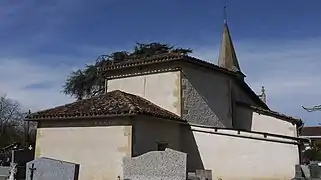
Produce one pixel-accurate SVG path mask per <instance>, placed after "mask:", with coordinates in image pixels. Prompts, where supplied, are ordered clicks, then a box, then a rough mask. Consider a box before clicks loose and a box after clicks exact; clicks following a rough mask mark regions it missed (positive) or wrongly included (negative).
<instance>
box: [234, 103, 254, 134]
mask: <svg viewBox="0 0 321 180" xmlns="http://www.w3.org/2000/svg"><path fill="white" fill-rule="evenodd" d="M235 109H236V110H235V118H234V119H233V128H235V129H240V130H246V131H251V130H252V119H253V111H252V110H250V109H247V108H244V107H239V106H236V108H235Z"/></svg>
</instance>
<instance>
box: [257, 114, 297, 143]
mask: <svg viewBox="0 0 321 180" xmlns="http://www.w3.org/2000/svg"><path fill="white" fill-rule="evenodd" d="M252 131H261V132H268V133H272V134H280V135H285V136H291V137H298V134H297V128H296V125H295V124H292V123H291V122H288V121H285V120H282V119H279V118H276V117H272V116H268V115H264V114H259V113H256V112H254V113H253V119H252Z"/></svg>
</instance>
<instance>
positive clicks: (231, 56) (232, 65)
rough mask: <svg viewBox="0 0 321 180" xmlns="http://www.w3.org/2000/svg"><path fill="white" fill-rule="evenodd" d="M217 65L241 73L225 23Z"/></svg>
mask: <svg viewBox="0 0 321 180" xmlns="http://www.w3.org/2000/svg"><path fill="white" fill-rule="evenodd" d="M218 65H219V66H220V67H223V68H226V69H229V70H231V71H235V72H241V68H240V65H239V62H238V60H237V57H236V53H235V49H234V45H233V41H232V37H231V34H230V31H229V28H228V25H227V22H224V27H223V37H222V43H221V50H220V54H219V58H218Z"/></svg>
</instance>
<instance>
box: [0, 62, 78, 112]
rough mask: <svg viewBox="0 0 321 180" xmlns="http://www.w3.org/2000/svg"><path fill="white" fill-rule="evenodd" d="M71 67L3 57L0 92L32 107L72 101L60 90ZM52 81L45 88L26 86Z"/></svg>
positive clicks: (33, 108) (0, 72)
mask: <svg viewBox="0 0 321 180" xmlns="http://www.w3.org/2000/svg"><path fill="white" fill-rule="evenodd" d="M70 71H71V67H67V66H65V65H57V66H49V65H46V64H39V63H35V62H32V61H29V60H25V59H0V82H1V86H0V94H6V95H7V97H9V98H12V99H15V100H17V101H18V102H20V103H21V104H22V105H23V106H24V107H25V108H28V109H29V108H30V109H31V110H32V111H36V110H40V109H44V108H50V107H52V106H56V105H60V104H63V103H66V102H70V101H71V100H72V99H71V98H69V97H67V96H64V95H63V94H61V93H60V91H61V90H62V85H63V82H64V80H65V78H66V76H67V75H68V74H69V72H70ZM42 83H49V86H48V87H47V88H46V89H41V88H39V89H37V88H26V87H27V86H28V85H32V84H42Z"/></svg>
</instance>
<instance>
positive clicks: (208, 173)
mask: <svg viewBox="0 0 321 180" xmlns="http://www.w3.org/2000/svg"><path fill="white" fill-rule="evenodd" d="M195 174H196V177H197V178H199V179H200V180H212V170H204V169H201V170H196V172H195Z"/></svg>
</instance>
